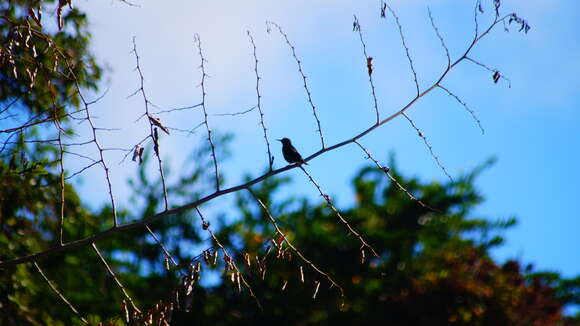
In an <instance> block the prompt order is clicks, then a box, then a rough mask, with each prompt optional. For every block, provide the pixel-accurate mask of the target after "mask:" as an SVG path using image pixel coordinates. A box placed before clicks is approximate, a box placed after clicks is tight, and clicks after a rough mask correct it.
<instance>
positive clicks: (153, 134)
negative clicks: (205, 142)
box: [131, 37, 169, 210]
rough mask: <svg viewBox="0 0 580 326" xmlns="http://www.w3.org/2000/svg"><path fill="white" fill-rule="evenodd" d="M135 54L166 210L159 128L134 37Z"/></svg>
mask: <svg viewBox="0 0 580 326" xmlns="http://www.w3.org/2000/svg"><path fill="white" fill-rule="evenodd" d="M131 52H132V53H133V54H135V61H136V67H135V70H137V72H138V73H139V84H140V86H139V89H138V90H137V91H138V92H140V93H141V96H142V97H143V103H144V106H145V113H144V115H145V116H147V117H148V119H147V122H148V123H149V135H150V136H151V139H152V140H153V143H154V145H153V146H154V149H155V156H156V157H157V166H158V168H159V175H160V178H161V186H162V187H163V204H164V205H165V210H167V209H169V202H168V199H167V185H166V183H165V174H164V172H163V161H162V159H161V153H160V150H159V138H158V136H157V128H156V125H155V123H154V121H155V119H154V118H153V117H152V116H151V115H150V114H149V104H150V101H149V99H148V98H147V95H146V94H145V78H144V77H143V71H142V70H141V63H140V60H139V58H140V57H139V53H138V52H137V43H136V42H135V37H133V51H131ZM160 128H163V126H160Z"/></svg>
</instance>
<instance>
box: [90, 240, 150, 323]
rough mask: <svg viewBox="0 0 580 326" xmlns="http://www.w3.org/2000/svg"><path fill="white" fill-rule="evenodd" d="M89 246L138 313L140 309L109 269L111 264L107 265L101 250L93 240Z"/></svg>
mask: <svg viewBox="0 0 580 326" xmlns="http://www.w3.org/2000/svg"><path fill="white" fill-rule="evenodd" d="M91 246H92V247H93V250H94V251H95V253H96V254H97V256H99V259H100V260H101V262H102V263H103V265H105V268H107V271H108V272H109V274H111V276H112V277H113V279H114V280H115V283H117V285H118V286H119V288H121V291H122V292H123V295H124V296H125V298H127V300H129V302H130V303H131V306H132V307H133V309H134V310H135V311H137V312H139V313H140V312H141V311H140V310H139V308H137V306H136V305H135V303H134V302H133V299H131V296H129V293H127V290H126V289H125V287H124V286H123V284H122V283H121V281H119V278H117V275H116V274H115V272H113V270H112V269H111V266H109V264H108V263H107V261H106V260H105V258H104V257H103V255H102V254H101V252H100V251H99V248H97V245H95V243H94V242H93V243H91Z"/></svg>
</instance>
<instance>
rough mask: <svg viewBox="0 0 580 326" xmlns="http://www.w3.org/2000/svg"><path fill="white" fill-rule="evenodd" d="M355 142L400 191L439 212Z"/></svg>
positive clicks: (423, 205)
mask: <svg viewBox="0 0 580 326" xmlns="http://www.w3.org/2000/svg"><path fill="white" fill-rule="evenodd" d="M354 143H355V144H357V145H358V147H360V149H361V150H362V151H363V152H365V154H366V155H367V157H368V158H369V159H371V161H373V162H374V163H375V165H376V166H377V168H379V169H380V170H381V171H383V172H384V173H385V174H386V175H387V177H389V179H391V181H392V182H393V183H394V184H395V185H396V186H397V188H399V190H401V191H402V192H404V193H405V194H407V196H408V197H409V198H411V199H412V200H414V201H416V202H417V203H418V204H419V205H421V206H422V207H424V208H426V209H429V210H431V211H434V212H437V213H441V211H440V210H438V209H435V208H433V207H431V206H429V205H427V204H425V203H424V202H423V201H422V200H420V199H418V198H417V197H415V196H414V195H413V194H412V193H411V192H410V191H409V190H408V189H407V188H405V187H404V186H403V185H402V184H401V183H400V182H399V181H398V180H397V179H396V178H395V177H394V176H393V174H392V173H391V169H390V168H389V167H387V166H383V165H381V163H379V161H378V160H377V159H375V158H374V157H373V156H372V155H371V153H370V152H369V151H368V150H367V149H366V148H365V147H364V146H363V145H361V143H360V142H359V141H358V140H355V141H354Z"/></svg>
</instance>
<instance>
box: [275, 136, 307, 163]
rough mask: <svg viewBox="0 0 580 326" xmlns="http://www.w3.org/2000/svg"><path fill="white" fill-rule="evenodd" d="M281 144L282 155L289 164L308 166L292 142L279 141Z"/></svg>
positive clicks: (283, 139)
mask: <svg viewBox="0 0 580 326" xmlns="http://www.w3.org/2000/svg"><path fill="white" fill-rule="evenodd" d="M278 141H279V142H282V154H283V155H284V159H285V160H286V161H287V162H288V163H298V164H306V165H308V163H306V161H304V159H303V158H302V155H300V153H298V150H296V148H294V146H293V145H292V142H291V141H290V139H288V138H282V139H278Z"/></svg>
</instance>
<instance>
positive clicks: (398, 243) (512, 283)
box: [175, 161, 578, 325]
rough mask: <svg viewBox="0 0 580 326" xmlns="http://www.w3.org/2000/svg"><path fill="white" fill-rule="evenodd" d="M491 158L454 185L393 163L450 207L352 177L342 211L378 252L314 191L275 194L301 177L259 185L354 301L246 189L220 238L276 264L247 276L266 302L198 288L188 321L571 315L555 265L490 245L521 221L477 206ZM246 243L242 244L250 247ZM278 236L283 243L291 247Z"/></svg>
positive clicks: (282, 220) (508, 319) (371, 178)
mask: <svg viewBox="0 0 580 326" xmlns="http://www.w3.org/2000/svg"><path fill="white" fill-rule="evenodd" d="M491 163H492V161H490V162H488V163H486V164H484V165H482V166H481V167H480V168H477V169H475V170H474V171H473V172H472V173H469V174H467V175H465V176H463V177H462V178H460V179H458V180H457V181H456V182H454V183H445V184H441V183H436V182H432V183H422V182H421V181H420V180H418V179H407V178H405V177H404V176H402V175H400V174H398V173H397V171H398V170H397V169H396V168H394V169H392V170H391V171H392V173H393V174H394V176H395V177H396V178H397V180H399V181H400V182H401V184H402V185H403V186H404V187H405V188H407V189H408V190H410V191H411V193H413V194H414V195H416V196H417V197H418V198H420V199H421V200H422V201H423V202H425V203H428V204H429V205H430V206H432V207H434V208H435V209H437V210H439V211H441V212H443V213H437V212H433V211H431V210H429V209H426V208H424V207H422V206H421V205H419V204H418V203H417V202H415V201H412V200H410V199H409V198H408V197H407V195H406V194H405V193H404V192H402V191H400V190H399V189H398V188H397V187H396V186H395V185H394V184H392V183H390V182H388V179H387V178H386V177H385V175H384V172H383V171H381V170H378V169H375V168H372V167H367V168H363V169H362V170H361V171H360V172H359V173H358V174H357V175H356V177H355V178H354V180H353V185H354V187H355V190H356V192H355V196H356V204H355V206H354V207H352V208H351V209H348V210H343V212H344V215H345V216H348V219H349V223H351V225H352V226H353V227H354V228H355V229H357V230H359V231H360V232H361V234H363V235H364V237H365V239H366V240H367V242H369V243H370V244H372V245H373V246H374V248H375V249H377V250H378V251H379V257H372V256H370V253H369V252H366V253H365V260H364V262H363V263H361V252H360V244H359V243H358V242H357V240H356V238H355V237H353V236H349V234H348V232H347V230H346V228H345V227H344V226H343V225H342V224H341V223H340V222H339V221H338V220H337V219H336V217H335V216H334V214H333V212H332V211H330V210H329V209H327V208H326V207H325V205H324V204H322V205H321V204H317V203H313V202H311V201H310V200H308V199H305V198H295V199H290V200H283V201H277V200H273V198H274V197H277V192H278V191H280V189H281V188H282V187H283V186H284V185H286V184H287V183H289V182H290V181H289V180H288V179H275V178H274V179H272V178H271V179H267V180H265V181H264V182H262V183H261V184H260V185H259V186H258V187H256V188H255V189H254V191H255V192H256V193H258V195H259V197H260V198H261V199H262V200H263V201H264V203H266V204H267V205H268V207H269V210H270V211H271V213H272V214H273V215H274V216H275V217H276V218H277V220H278V224H279V225H280V226H281V227H282V231H283V232H284V234H285V235H286V237H287V239H289V240H290V241H291V242H292V243H293V244H294V245H295V246H296V247H297V248H299V250H300V251H301V252H302V253H303V254H304V255H305V256H306V257H308V259H310V260H311V261H312V262H314V263H315V264H316V265H317V266H318V267H320V268H321V269H322V270H323V271H324V272H326V273H328V274H329V275H331V276H332V277H333V278H334V280H335V281H337V282H338V283H339V284H340V285H341V286H342V287H343V288H344V290H345V293H346V297H345V298H344V302H342V298H340V296H339V292H338V291H336V288H334V289H333V288H330V289H329V285H330V284H329V282H328V281H327V280H326V279H325V277H324V276H322V275H320V274H318V273H317V272H316V271H314V270H313V269H312V268H310V266H309V265H308V264H307V263H305V262H303V261H301V260H300V259H299V258H298V256H297V255H296V254H295V253H293V252H292V251H291V250H290V249H289V248H288V247H287V246H285V242H284V241H283V240H284V238H282V237H280V236H279V235H277V233H276V231H275V230H274V228H273V226H272V225H271V223H270V222H269V220H268V218H267V216H266V215H265V214H264V212H263V211H262V210H261V209H260V207H259V206H258V205H257V203H256V202H255V201H254V200H253V199H252V197H250V196H249V195H247V194H244V193H242V194H240V195H239V196H238V207H239V210H240V219H239V220H238V221H236V222H235V223H232V224H230V225H227V226H226V227H224V228H223V229H222V231H221V232H220V234H219V235H218V237H219V238H220V239H222V242H223V243H228V244H229V245H230V247H231V248H230V250H231V251H234V252H237V253H238V261H240V262H241V261H243V257H244V254H246V253H248V254H249V256H250V257H256V256H257V257H260V261H261V262H262V263H263V264H264V266H267V272H266V274H265V275H266V276H265V278H264V280H262V279H261V278H262V275H261V272H260V270H259V268H258V267H257V265H258V263H257V261H254V260H253V264H252V266H251V267H249V268H248V267H246V272H247V274H248V275H250V276H248V277H247V278H248V279H250V283H251V285H252V287H253V289H254V292H255V293H256V295H257V296H258V297H259V298H261V300H262V304H263V306H264V309H263V310H262V311H260V310H259V309H258V308H257V306H256V304H255V303H254V302H253V300H252V299H251V298H250V297H249V296H248V295H247V292H246V293H245V294H242V295H238V294H237V293H236V292H237V291H236V290H235V286H232V285H231V284H230V282H229V281H224V282H223V283H222V284H220V285H219V286H216V287H213V288H208V289H206V290H205V291H206V294H204V296H202V297H201V296H198V300H199V301H196V302H195V303H194V304H193V305H192V307H191V313H186V312H183V313H181V314H179V315H178V316H179V317H180V318H183V323H182V324H183V325H186V324H188V323H193V322H195V323H196V324H208V325H229V324H236V325H240V324H242V325H245V324H248V325H250V324H256V323H258V324H259V323H262V324H263V323H268V324H274V323H279V324H317V325H326V324H328V325H331V324H371V323H378V324H388V325H449V324H457V325H531V324H534V325H554V324H557V323H559V322H565V321H566V320H568V322H571V320H569V319H567V318H566V317H563V316H562V308H563V306H564V305H565V304H569V303H575V302H577V300H578V293H577V290H576V292H574V291H571V290H572V287H570V286H568V287H567V288H564V287H562V286H555V285H556V284H562V285H564V284H570V283H569V282H572V283H573V282H574V281H573V280H563V279H562V278H560V277H559V276H558V275H554V276H553V277H554V281H553V282H552V283H548V282H546V281H545V280H542V279H541V278H538V277H535V276H532V275H531V274H530V276H529V277H527V276H526V275H527V274H528V273H529V272H531V267H530V269H529V270H527V271H522V270H520V265H519V263H518V262H515V261H508V262H506V263H505V264H503V265H500V264H498V263H496V262H494V261H493V260H492V258H491V257H490V256H489V250H490V248H493V247H494V246H497V245H499V244H501V236H500V233H501V231H502V230H505V229H506V228H509V227H511V226H513V225H514V223H515V219H513V218H510V219H507V220H499V221H490V220H488V219H483V218H474V217H472V216H471V212H472V211H473V208H475V207H476V206H477V204H479V203H480V202H481V201H482V200H483V198H482V196H481V195H480V194H479V193H478V192H477V191H476V190H475V189H474V186H473V182H474V179H475V178H476V177H477V175H478V174H479V173H480V172H481V171H482V170H483V169H484V168H486V167H487V166H489V164H491ZM391 166H394V164H393V162H392V163H391ZM236 239H241V241H236ZM236 243H243V247H242V246H237V245H234V244H236ZM275 243H276V244H278V243H281V246H280V248H281V249H277V246H276V244H275ZM280 252H282V253H283V254H280ZM290 253H291V255H290ZM289 257H291V259H290V258H289ZM301 266H302V268H303V270H304V283H303V282H302V280H301V273H300V267H301ZM226 275H227V273H226ZM286 282H287V285H286V286H285V287H284V286H283V285H284V284H285V283H286ZM317 282H321V286H320V288H319V290H318V293H317V295H316V299H312V296H313V293H314V292H315V291H316V284H317ZM574 284H576V286H577V283H574ZM282 287H284V290H282ZM576 289H577V287H576ZM194 300H195V299H194ZM182 324H180V323H175V325H182Z"/></svg>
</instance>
